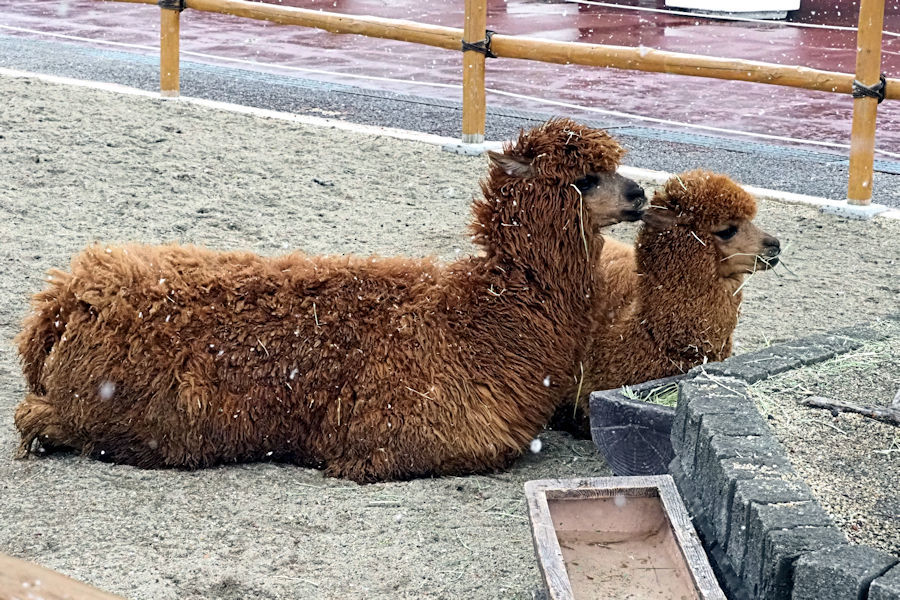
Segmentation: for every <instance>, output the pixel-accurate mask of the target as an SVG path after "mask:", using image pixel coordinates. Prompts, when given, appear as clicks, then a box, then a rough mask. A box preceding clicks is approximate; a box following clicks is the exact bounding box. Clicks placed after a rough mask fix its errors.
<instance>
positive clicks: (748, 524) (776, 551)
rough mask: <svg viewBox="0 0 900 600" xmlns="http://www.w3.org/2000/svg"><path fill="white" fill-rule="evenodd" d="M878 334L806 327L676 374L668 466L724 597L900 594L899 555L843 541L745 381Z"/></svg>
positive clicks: (893, 598)
mask: <svg viewBox="0 0 900 600" xmlns="http://www.w3.org/2000/svg"><path fill="white" fill-rule="evenodd" d="M882 337H883V336H882V335H881V334H879V333H878V332H876V331H873V330H871V329H868V328H866V327H849V328H845V329H840V330H838V331H835V332H833V333H828V334H820V335H813V336H810V337H807V338H803V339H800V340H796V341H792V342H788V343H784V344H778V345H774V346H770V347H768V348H764V349H762V350H759V351H756V352H751V353H748V354H744V355H740V356H735V357H732V358H729V359H727V360H725V361H723V362H720V363H710V364H707V365H703V366H700V367H697V368H695V369H693V370H691V371H690V372H689V373H688V374H687V375H686V376H685V379H684V380H683V381H682V382H681V384H680V386H679V396H678V407H677V409H676V413H675V422H674V424H673V426H672V434H671V437H672V445H673V447H674V450H675V455H676V458H675V459H674V460H673V461H672V463H671V464H670V466H669V471H670V473H671V474H672V477H673V478H674V479H675V483H676V485H677V486H678V489H679V491H680V492H681V495H682V497H683V499H684V501H685V505H686V506H687V507H688V509H689V511H690V513H691V515H692V517H693V519H694V525H695V527H696V528H697V531H698V533H699V534H700V537H701V539H702V540H703V542H704V546H705V547H706V549H707V552H708V554H709V556H710V561H711V563H712V565H713V568H714V569H715V571H716V574H717V576H718V577H719V578H720V582H721V583H722V585H723V587H724V588H725V589H726V591H727V592H728V594H729V597H731V598H735V599H750V598H753V599H766V600H769V599H788V598H791V599H794V600H807V599H808V600H812V599H814V598H816V599H831V598H834V599H837V598H866V597H867V596H866V594H868V597H869V598H877V599H878V600H900V565H898V563H900V558H898V557H895V556H891V555H890V554H887V553H884V552H881V551H879V550H876V549H875V548H872V547H869V546H852V545H850V544H849V543H848V542H847V538H846V537H845V536H844V534H843V533H842V532H841V531H840V530H838V529H837V527H835V525H834V524H833V522H832V520H831V517H830V516H829V515H828V514H827V513H826V512H825V510H824V509H823V508H822V507H821V506H820V505H819V503H818V502H817V501H816V500H815V498H814V497H813V495H812V492H811V491H810V489H809V487H808V486H807V485H806V484H805V483H804V482H803V481H802V480H801V479H800V477H799V476H798V475H797V473H796V472H795V471H794V469H793V467H792V466H791V464H790V460H789V459H788V457H787V454H786V453H785V451H784V448H783V447H782V446H781V444H780V443H779V442H778V440H777V439H776V437H775V435H774V434H773V432H772V430H771V429H770V428H769V426H768V424H767V423H766V421H765V419H764V418H763V417H762V416H761V415H760V413H759V412H758V411H757V409H756V406H755V404H754V402H753V400H752V399H751V398H750V397H749V396H748V390H747V388H748V386H749V385H750V384H752V383H755V382H757V381H760V380H762V379H765V378H768V377H771V376H773V375H776V374H778V373H783V372H785V371H789V370H792V369H796V368H799V367H802V366H805V365H810V364H814V363H818V362H822V361H824V360H828V359H829V358H832V357H834V356H836V355H838V354H843V353H846V352H849V351H851V350H854V349H856V348H859V347H860V346H862V345H863V344H864V343H866V342H869V341H875V340H879V339H882Z"/></svg>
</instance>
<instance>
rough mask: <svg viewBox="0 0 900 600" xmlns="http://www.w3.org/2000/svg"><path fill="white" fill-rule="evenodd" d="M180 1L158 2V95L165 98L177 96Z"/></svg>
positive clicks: (181, 6)
mask: <svg viewBox="0 0 900 600" xmlns="http://www.w3.org/2000/svg"><path fill="white" fill-rule="evenodd" d="M183 8H184V5H183V4H182V2H181V1H180V0H159V9H160V10H159V93H160V95H161V96H164V97H167V98H175V97H177V96H178V94H179V82H178V59H179V41H180V40H179V38H180V34H181V10H182V9H183Z"/></svg>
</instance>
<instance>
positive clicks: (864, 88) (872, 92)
mask: <svg viewBox="0 0 900 600" xmlns="http://www.w3.org/2000/svg"><path fill="white" fill-rule="evenodd" d="M886 94H887V79H885V77H884V73H882V74H881V78H880V80H879V81H878V83H875V84H872V85H863V84H862V83H860V82H859V81H858V80H856V79H854V80H853V97H854V98H875V99H876V100H878V104H881V102H882V101H883V100H884V97H885V95H886Z"/></svg>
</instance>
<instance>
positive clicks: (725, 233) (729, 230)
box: [715, 225, 738, 240]
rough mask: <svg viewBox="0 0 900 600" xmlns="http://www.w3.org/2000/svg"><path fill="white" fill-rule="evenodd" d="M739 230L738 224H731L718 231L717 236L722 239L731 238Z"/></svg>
mask: <svg viewBox="0 0 900 600" xmlns="http://www.w3.org/2000/svg"><path fill="white" fill-rule="evenodd" d="M737 232H738V228H737V225H731V226H729V227H726V228H725V229H723V230H722V231H717V232H715V233H716V237H718V238H719V239H720V240H730V239H731V238H733V237H734V235H735V234H736V233H737Z"/></svg>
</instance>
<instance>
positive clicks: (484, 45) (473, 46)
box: [462, 29, 497, 58]
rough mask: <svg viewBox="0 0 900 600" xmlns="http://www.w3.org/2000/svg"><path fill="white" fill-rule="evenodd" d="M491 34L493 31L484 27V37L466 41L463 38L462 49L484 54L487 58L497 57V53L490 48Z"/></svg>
mask: <svg viewBox="0 0 900 600" xmlns="http://www.w3.org/2000/svg"><path fill="white" fill-rule="evenodd" d="M493 35H494V32H493V31H491V30H490V29H486V30H485V31H484V39H483V40H481V41H480V42H467V41H465V40H463V43H462V51H463V52H468V51H470V50H471V51H472V52H478V53H481V54H484V55H485V56H486V57H487V58H497V55H496V54H494V53H493V51H492V50H491V37H493Z"/></svg>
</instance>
